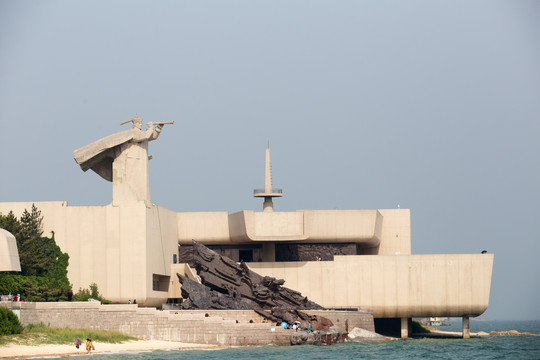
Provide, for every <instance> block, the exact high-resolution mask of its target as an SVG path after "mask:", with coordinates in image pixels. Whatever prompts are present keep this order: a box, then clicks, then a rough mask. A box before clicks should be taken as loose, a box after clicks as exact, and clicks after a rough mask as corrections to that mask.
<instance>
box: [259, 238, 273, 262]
mask: <svg viewBox="0 0 540 360" xmlns="http://www.w3.org/2000/svg"><path fill="white" fill-rule="evenodd" d="M262 261H264V262H275V261H276V243H273V242H263V244H262Z"/></svg>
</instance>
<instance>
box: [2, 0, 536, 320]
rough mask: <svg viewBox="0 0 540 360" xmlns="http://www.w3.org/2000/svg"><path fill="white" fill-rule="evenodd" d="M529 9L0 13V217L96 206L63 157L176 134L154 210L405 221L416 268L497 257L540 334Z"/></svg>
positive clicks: (158, 144) (25, 9)
mask: <svg viewBox="0 0 540 360" xmlns="http://www.w3.org/2000/svg"><path fill="white" fill-rule="evenodd" d="M539 36H540V2H538V1H498V0H495V1H477V0H473V1H451V2H448V1H427V0H426V1H385V0H382V1H346V0H343V1H316V0H289V1H181V0H178V1H166V0H161V1H116V0H112V1H58V0H49V1H28V0H25V1H15V0H0V124H1V127H0V129H1V132H0V134H1V140H0V154H1V155H0V172H1V174H2V175H1V176H0V179H1V180H0V202H17V201H21V202H23V201H25V202H26V201H36V202H37V201H67V202H68V204H69V205H72V206H79V205H106V204H109V203H110V202H111V200H112V185H111V183H109V182H107V181H105V180H103V179H102V178H100V177H99V176H98V175H97V174H95V173H93V172H92V171H89V172H86V173H85V172H83V171H81V169H80V168H79V166H78V165H77V164H76V163H75V161H74V159H73V150H75V149H77V148H80V147H82V146H84V145H87V144H89V143H91V142H93V141H95V140H97V139H100V138H102V137H104V136H107V135H109V134H112V133H116V132H119V131H122V130H125V129H128V128H129V125H123V126H121V125H120V122H122V121H124V120H127V119H129V118H131V117H133V116H135V115H139V116H140V117H142V118H143V123H146V122H147V121H154V122H156V121H171V120H174V121H175V124H174V125H166V126H165V128H164V130H163V131H162V133H161V135H160V137H159V139H158V140H156V141H153V142H151V143H150V150H149V154H150V155H152V156H153V159H152V160H151V161H150V190H151V196H152V202H153V203H155V204H158V205H160V206H163V207H166V208H169V209H171V210H175V211H178V212H183V211H228V212H231V213H233V212H237V211H240V210H257V211H261V210H262V200H261V199H256V198H253V196H252V195H253V189H255V188H262V187H263V186H264V158H265V149H266V147H267V146H268V144H270V149H271V157H272V178H273V185H274V187H278V188H282V189H283V193H284V197H283V198H279V199H275V200H274V208H275V210H276V211H294V210H301V209H386V208H397V207H398V206H399V207H401V208H407V209H411V217H412V224H411V226H412V228H411V235H412V251H413V253H415V254H443V253H451V254H459V253H479V252H481V251H482V250H487V251H488V252H490V253H494V254H495V262H494V268H493V281H492V286H491V296H490V305H489V307H488V310H487V311H486V312H485V313H484V315H483V317H484V318H487V319H501V320H503V319H514V320H522V319H540V306H539V304H540V300H539V299H540V281H538V277H539V276H540V262H539V261H538V258H539V255H538V254H540V211H539V210H538V209H539V207H538V206H539V204H540V188H539V184H540V140H539V138H538V137H539V135H540V40H539Z"/></svg>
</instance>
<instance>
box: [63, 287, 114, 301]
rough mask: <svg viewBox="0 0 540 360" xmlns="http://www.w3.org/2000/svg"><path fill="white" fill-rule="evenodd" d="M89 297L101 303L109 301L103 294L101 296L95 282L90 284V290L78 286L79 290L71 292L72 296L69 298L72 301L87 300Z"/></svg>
mask: <svg viewBox="0 0 540 360" xmlns="http://www.w3.org/2000/svg"><path fill="white" fill-rule="evenodd" d="M89 299H94V300H99V301H101V303H102V304H110V303H111V301H110V300H107V299H105V298H104V297H103V296H101V294H100V293H99V290H98V286H97V284H96V283H91V284H90V290H88V289H81V288H79V291H78V292H77V293H76V294H73V298H72V299H71V300H72V301H88V300H89Z"/></svg>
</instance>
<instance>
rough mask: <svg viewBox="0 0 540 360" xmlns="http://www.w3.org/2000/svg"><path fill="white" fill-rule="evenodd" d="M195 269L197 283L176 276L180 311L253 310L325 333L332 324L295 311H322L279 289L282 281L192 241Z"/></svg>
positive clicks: (298, 294)
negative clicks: (180, 289)
mask: <svg viewBox="0 0 540 360" xmlns="http://www.w3.org/2000/svg"><path fill="white" fill-rule="evenodd" d="M193 258H194V262H195V269H196V270H197V274H198V275H199V277H200V278H201V284H199V283H197V282H195V281H193V280H190V279H188V278H186V277H185V276H182V275H180V274H177V276H178V280H179V281H180V283H181V284H182V297H183V298H184V302H183V303H182V308H183V309H201V310H202V309H205V310H206V309H230V310H255V311H256V312H257V313H258V314H260V315H262V316H263V317H265V318H266V319H268V320H270V321H272V322H274V321H275V322H287V323H288V324H293V323H294V322H295V321H299V322H300V326H301V327H304V328H307V327H308V326H309V324H311V325H312V328H313V330H322V331H327V330H328V328H329V327H331V326H332V325H333V324H332V322H331V321H330V320H328V319H326V318H323V317H320V316H310V315H308V314H305V313H303V312H301V311H299V310H308V309H323V307H321V306H320V305H318V304H316V303H314V302H313V301H310V300H308V298H307V297H305V296H302V294H301V293H299V292H298V291H295V290H292V289H289V288H286V287H283V286H282V285H283V284H284V283H285V280H283V279H276V278H273V277H270V276H261V275H259V274H257V273H255V272H254V271H252V270H250V269H249V268H248V267H247V265H246V264H245V263H244V262H240V264H238V263H236V262H234V261H233V260H231V259H229V258H227V257H225V256H221V255H219V254H218V253H216V252H215V251H212V250H210V249H209V248H207V247H206V246H204V245H203V244H201V243H199V242H197V241H195V240H193Z"/></svg>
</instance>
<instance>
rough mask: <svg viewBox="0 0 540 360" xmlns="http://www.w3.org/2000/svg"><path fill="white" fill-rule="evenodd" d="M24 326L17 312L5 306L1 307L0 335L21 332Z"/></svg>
mask: <svg viewBox="0 0 540 360" xmlns="http://www.w3.org/2000/svg"><path fill="white" fill-rule="evenodd" d="M22 331H23V327H22V325H21V322H20V321H19V318H18V317H17V315H15V313H14V312H13V311H11V310H9V309H6V308H5V307H0V335H11V334H20V333H22Z"/></svg>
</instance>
